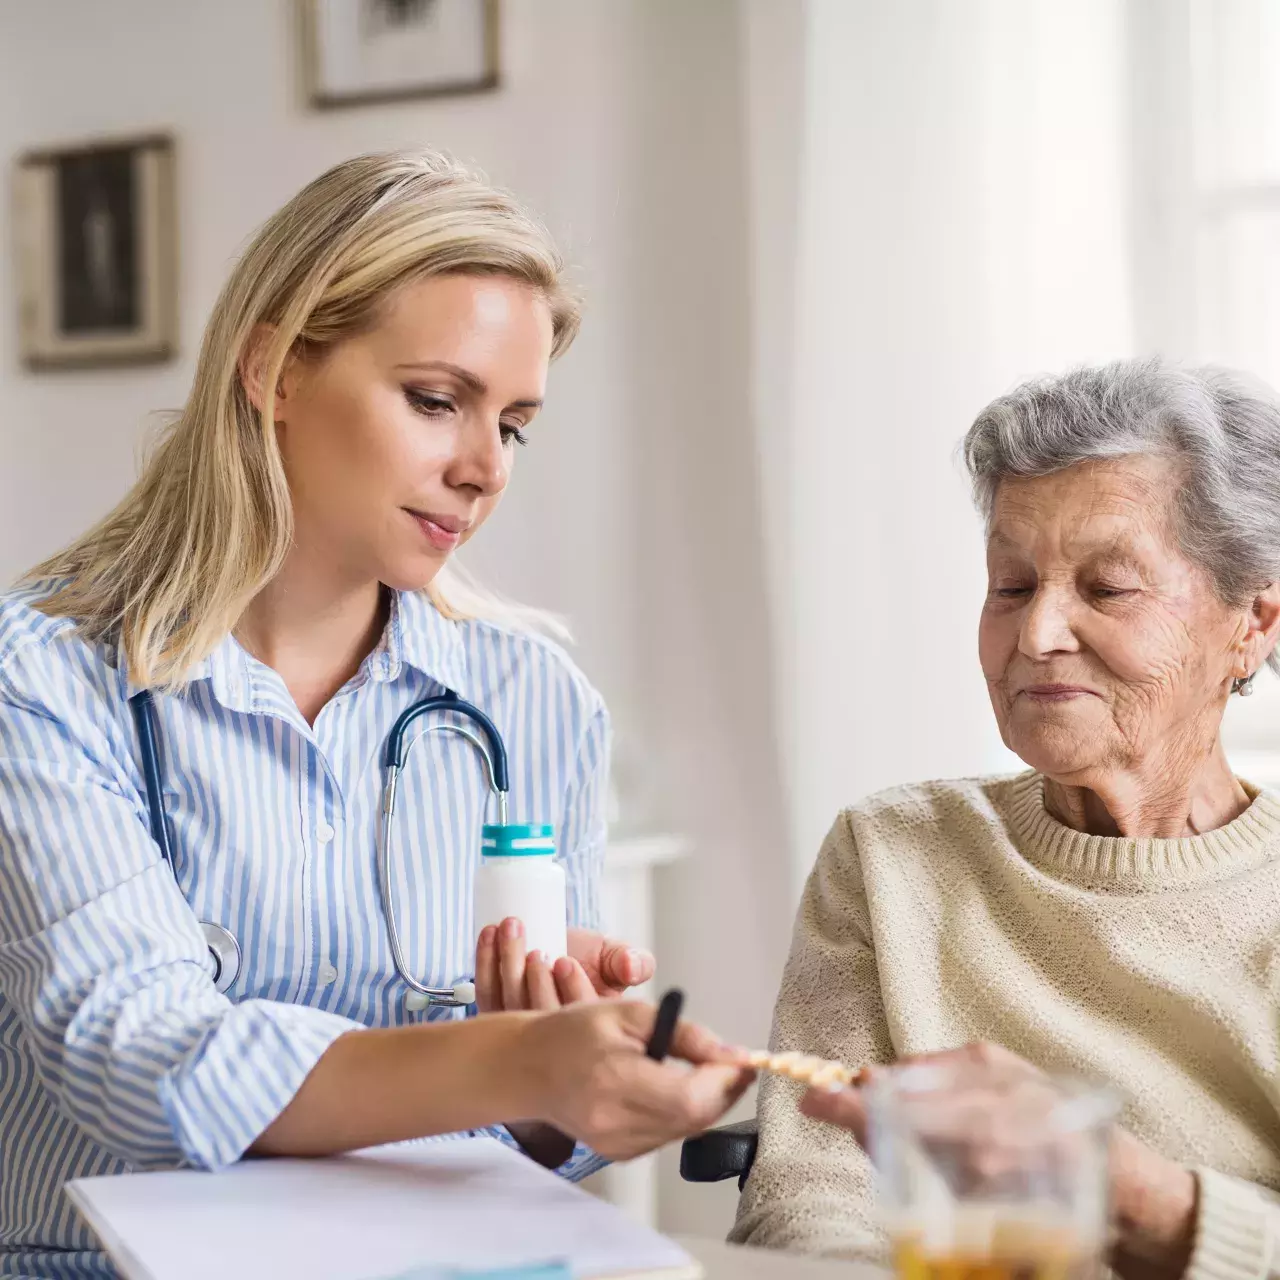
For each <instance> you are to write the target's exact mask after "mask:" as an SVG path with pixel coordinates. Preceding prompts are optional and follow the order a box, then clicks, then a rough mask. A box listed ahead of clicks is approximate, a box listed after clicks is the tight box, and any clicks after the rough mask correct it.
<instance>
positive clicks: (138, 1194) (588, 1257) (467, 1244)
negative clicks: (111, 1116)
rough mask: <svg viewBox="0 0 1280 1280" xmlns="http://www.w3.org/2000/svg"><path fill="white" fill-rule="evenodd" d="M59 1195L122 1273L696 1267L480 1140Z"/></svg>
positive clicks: (129, 1180) (337, 1276) (672, 1276)
mask: <svg viewBox="0 0 1280 1280" xmlns="http://www.w3.org/2000/svg"><path fill="white" fill-rule="evenodd" d="M67 1193H68V1195H70V1197H71V1199H72V1200H73V1202H74V1203H75V1205H76V1207H77V1208H78V1209H79V1210H80V1212H81V1213H82V1214H83V1215H84V1217H85V1219H86V1220H87V1221H88V1223H89V1225H90V1226H91V1227H92V1228H93V1230H94V1231H95V1232H96V1233H97V1235H98V1237H99V1238H100V1239H101V1241H102V1244H103V1247H104V1248H105V1249H106V1251H107V1253H108V1254H109V1255H110V1256H111V1260H112V1262H114V1263H115V1265H116V1267H117V1268H118V1269H119V1270H120V1272H121V1274H122V1275H123V1276H124V1277H125V1280H227V1277H229V1276H233V1277H235V1280H259V1277H261V1280H279V1278H280V1277H283V1276H299V1277H304V1276H305V1277H307V1280H400V1278H401V1277H404V1276H406V1274H408V1275H412V1274H413V1273H414V1272H417V1271H420V1270H421V1271H425V1272H427V1273H428V1274H429V1269H430V1268H441V1269H443V1270H445V1271H446V1272H448V1271H450V1270H457V1271H458V1272H460V1273H462V1274H465V1273H466V1272H467V1271H469V1270H470V1271H477V1272H483V1271H484V1270H486V1269H497V1268H501V1267H509V1268H517V1267H520V1266H532V1265H535V1264H538V1263H549V1262H553V1261H567V1262H568V1263H569V1269H570V1271H571V1273H572V1275H573V1277H574V1280H600V1278H603V1277H609V1280H623V1278H624V1277H625V1278H631V1277H639V1276H661V1277H662V1278H663V1280H696V1277H698V1276H699V1275H700V1274H701V1268H700V1267H699V1265H698V1264H697V1263H696V1262H695V1261H694V1260H693V1259H692V1258H691V1257H690V1256H689V1255H688V1254H687V1253H685V1251H684V1250H683V1249H681V1248H680V1247H679V1246H678V1245H676V1244H674V1243H673V1242H672V1241H670V1240H667V1239H666V1238H665V1237H663V1236H660V1235H658V1234H657V1232H655V1231H651V1230H649V1228H647V1227H643V1226H640V1225H639V1224H637V1223H635V1222H633V1221H632V1220H631V1219H630V1218H628V1217H626V1216H625V1215H624V1214H623V1213H621V1212H620V1211H619V1210H617V1209H615V1208H614V1207H613V1206H612V1205H610V1204H606V1203H605V1202H604V1201H602V1200H598V1199H596V1198H595V1197H594V1196H592V1195H589V1194H588V1193H587V1192H585V1191H582V1190H580V1189H579V1188H578V1187H575V1186H573V1185H571V1184H570V1183H567V1182H565V1181H564V1180H563V1179H561V1178H558V1177H556V1175H555V1174H554V1173H551V1172H549V1171H548V1170H546V1169H542V1168H540V1167H539V1166H537V1165H535V1164H534V1163H533V1162H532V1161H530V1160H527V1159H525V1158H524V1157H523V1156H521V1155H520V1154H518V1153H517V1152H515V1151H512V1150H511V1149H509V1148H507V1147H504V1146H503V1145H502V1144H501V1143H499V1142H496V1141H495V1140H494V1139H492V1138H474V1139H470V1140H458V1141H448V1142H417V1143H402V1144H398V1145H396V1146H391V1147H378V1148H375V1149H373V1150H370V1151H361V1152H356V1153H354V1154H352V1155H348V1156H339V1157H335V1158H332V1159H327V1160H248V1161H244V1162H243V1163H241V1164H238V1165H236V1166H234V1167H233V1168H231V1169H228V1170H226V1171H225V1172H223V1173H196V1172H188V1171H183V1172H176V1173H139V1174H130V1175H127V1176H124V1177H114V1178H82V1179H80V1180H79V1181H76V1182H72V1183H70V1184H69V1185H68V1187H67Z"/></svg>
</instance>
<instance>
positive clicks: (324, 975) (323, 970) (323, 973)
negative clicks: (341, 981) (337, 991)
mask: <svg viewBox="0 0 1280 1280" xmlns="http://www.w3.org/2000/svg"><path fill="white" fill-rule="evenodd" d="M337 980H338V971H337V969H335V968H334V967H333V965H331V964H322V965H321V966H320V985H321V986H322V987H327V986H329V985H330V984H331V983H334V982H337Z"/></svg>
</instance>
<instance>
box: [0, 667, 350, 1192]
mask: <svg viewBox="0 0 1280 1280" xmlns="http://www.w3.org/2000/svg"><path fill="white" fill-rule="evenodd" d="M77 693H79V694H80V696H77ZM93 701H94V700H93V697H92V694H91V692H87V691H77V690H74V689H71V690H65V689H59V691H58V696H57V699H56V701H55V700H54V698H52V697H50V698H48V699H43V698H37V697H34V696H33V695H32V694H31V692H30V691H26V690H24V691H21V692H20V691H18V690H16V689H14V688H13V687H12V686H11V685H9V684H7V683H0V991H3V993H4V997H5V1000H6V1002H7V1003H8V1005H9V1006H10V1007H11V1008H12V1009H13V1011H14V1013H15V1014H16V1016H17V1017H18V1019H19V1021H20V1023H21V1025H22V1027H23V1030H24V1031H25V1033H26V1035H27V1036H28V1038H29V1040H30V1044H31V1048H32V1052H33V1054H34V1057H35V1060H36V1065H37V1069H38V1071H39V1073H40V1077H41V1081H42V1083H43V1084H44V1086H45V1087H46V1089H47V1090H48V1091H49V1093H50V1094H51V1096H52V1097H53V1098H54V1099H55V1101H56V1102H57V1105H58V1106H59V1108H60V1109H61V1110H62V1111H63V1112H64V1114H65V1115H66V1116H67V1117H68V1118H69V1119H70V1120H72V1121H74V1123H75V1124H77V1125H78V1126H80V1128H82V1129H83V1130H84V1131H85V1132H86V1133H87V1134H88V1135H89V1136H90V1137H92V1138H93V1139H94V1140H95V1141H97V1142H99V1143H100V1144H102V1146H104V1147H105V1148H106V1149H107V1150H109V1151H111V1152H112V1153H113V1154H115V1155H117V1156H118V1157H120V1158H121V1159H124V1160H127V1161H129V1162H130V1163H131V1164H133V1165H135V1166H137V1167H139V1168H156V1167H164V1166H172V1165H179V1164H185V1165H191V1166H195V1167H198V1168H206V1169H217V1168H220V1167H223V1166H225V1165H227V1164H230V1163H232V1162H233V1161H235V1160H236V1159H238V1158H239V1157H240V1156H241V1155H243V1153H244V1152H245V1151H246V1150H247V1149H248V1148H249V1146H250V1145H251V1144H252V1143H253V1141H254V1140H255V1139H256V1138H257V1137H258V1136H259V1135H260V1134H261V1133H262V1132H263V1130H264V1129H266V1128H267V1127H268V1126H269V1125H270V1124H271V1122H272V1121H273V1120H274V1119H275V1118H276V1117H277V1116H278V1115H279V1114H280V1112H281V1111H283V1110H284V1108H285V1107H286V1106H287V1105H288V1103H289V1101H290V1100H291V1099H292V1098H293V1096H294V1094H295V1093H296V1092H297V1091H298V1088H299V1087H300V1086H301V1084H302V1082H303V1080H305V1078H306V1077H307V1075H308V1074H309V1073H310V1071H311V1070H312V1068H313V1067H314V1066H315V1064H316V1062H317V1061H318V1060H319V1058H320V1057H321V1055H322V1054H323V1053H324V1052H325V1050H326V1049H327V1048H328V1047H329V1046H330V1045H331V1044H332V1043H333V1041H334V1040H336V1039H337V1038H338V1037H339V1036H341V1035H343V1034H345V1033H347V1032H349V1031H353V1030H357V1029H360V1025H361V1024H359V1023H356V1022H352V1021H349V1020H347V1019H345V1018H340V1017H336V1016H334V1015H331V1014H328V1013H325V1012H323V1011H320V1010H316V1009H311V1008H306V1007H303V1006H298V1005H289V1004H280V1003H275V1002H272V1001H263V1000H249V1001H245V1002H243V1003H240V1004H233V1003H232V1002H231V1001H230V1000H228V999H227V998H226V997H225V996H223V995H221V994H219V992H218V991H217V990H216V988H215V987H214V985H213V981H212V978H211V976H210V972H209V968H208V962H207V949H206V946H205V942H204V938H203V935H202V933H201V931H200V926H199V923H198V921H197V920H196V918H195V915H194V913H193V912H192V910H191V908H190V906H189V905H188V904H187V902H186V900H185V899H184V898H183V896H182V893H181V891H180V889H179V888H178V885H177V883H176V881H175V880H174V878H173V875H172V874H171V873H170V871H169V868H168V866H167V865H166V864H165V863H164V861H163V860H162V858H161V856H160V852H159V849H158V847H157V846H156V844H155V842H154V841H153V840H152V839H151V836H150V833H149V831H148V829H147V826H146V823H145V815H144V809H143V806H142V800H141V797H140V795H139V794H138V788H137V785H136V782H135V781H134V780H133V779H132V778H131V777H130V776H129V771H130V765H129V764H128V745H127V743H126V742H125V741H124V740H123V738H122V737H121V736H120V734H121V730H120V724H119V719H118V717H116V718H114V719H113V718H112V717H110V716H102V715H101V714H99V715H97V716H95V715H94V710H95V708H94V705H93Z"/></svg>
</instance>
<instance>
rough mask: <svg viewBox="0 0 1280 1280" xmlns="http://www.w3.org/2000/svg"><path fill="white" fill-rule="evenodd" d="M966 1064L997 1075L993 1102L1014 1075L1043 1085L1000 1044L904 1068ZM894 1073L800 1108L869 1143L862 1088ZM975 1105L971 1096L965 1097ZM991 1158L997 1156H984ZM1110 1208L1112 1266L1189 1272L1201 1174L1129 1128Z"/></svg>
mask: <svg viewBox="0 0 1280 1280" xmlns="http://www.w3.org/2000/svg"><path fill="white" fill-rule="evenodd" d="M951 1062H963V1063H967V1064H971V1065H972V1066H975V1067H977V1068H979V1069H980V1070H985V1071H988V1072H989V1073H990V1076H991V1080H992V1098H993V1105H998V1098H999V1096H1000V1094H1001V1093H1002V1092H1004V1091H1005V1090H1007V1087H1008V1082H1009V1080H1010V1078H1011V1077H1012V1078H1014V1079H1016V1078H1018V1077H1020V1076H1022V1077H1025V1078H1026V1081H1027V1083H1028V1084H1030V1085H1034V1083H1035V1082H1036V1081H1038V1080H1044V1079H1045V1077H1044V1074H1043V1072H1041V1071H1040V1070H1039V1068H1037V1067H1033V1066H1032V1065H1031V1064H1030V1063H1029V1062H1027V1061H1025V1060H1024V1059H1022V1058H1020V1057H1018V1055H1017V1054H1015V1053H1010V1052H1009V1050H1008V1049H1004V1048H1002V1047H1001V1046H1000V1045H993V1044H971V1045H966V1046H965V1047H964V1048H962V1049H948V1050H946V1051H944V1052H941V1053H926V1054H920V1055H918V1056H916V1057H912V1058H903V1059H901V1060H900V1063H899V1065H907V1064H914V1063H940V1064H944V1065H945V1064H947V1063H951ZM886 1070H891V1068H886V1067H869V1068H867V1069H866V1070H864V1071H863V1073H862V1075H861V1077H860V1078H859V1080H858V1082H857V1083H856V1084H855V1085H853V1086H852V1087H850V1088H847V1089H839V1090H836V1091H834V1092H833V1091H830V1090H823V1089H810V1090H809V1092H808V1093H806V1094H805V1096H804V1097H803V1098H802V1099H801V1102H800V1110H801V1111H802V1112H804V1114H805V1115H807V1116H811V1117H812V1118H813V1119H815V1120H826V1121H828V1122H829V1123H831V1124H837V1125H840V1126H841V1127H842V1128H845V1129H848V1130H850V1131H851V1132H852V1133H853V1135H854V1137H855V1138H857V1140H858V1142H859V1143H861V1144H862V1145H863V1146H865V1145H866V1141H867V1109H866V1103H865V1100H864V1098H863V1096H862V1088H863V1087H864V1086H865V1085H867V1084H869V1083H871V1081H873V1080H874V1079H876V1078H877V1077H878V1076H879V1075H880V1074H881V1073H883V1072H884V1071H886ZM966 1102H967V1103H970V1104H971V1103H972V1094H971V1093H970V1095H969V1097H968V1098H967V1099H966ZM984 1155H986V1156H988V1157H989V1158H990V1159H991V1160H992V1161H996V1160H998V1158H999V1153H998V1152H990V1153H977V1156H976V1158H977V1159H979V1160H981V1159H982V1158H983V1156H984ZM1111 1203H1112V1208H1113V1213H1114V1215H1115V1226H1116V1232H1117V1237H1116V1241H1115V1244H1114V1247H1113V1251H1112V1257H1111V1265H1112V1268H1113V1269H1114V1270H1115V1271H1117V1272H1118V1273H1119V1274H1120V1275H1121V1276H1124V1277H1127V1278H1128V1280H1161V1278H1164V1277H1168V1280H1176V1278H1177V1277H1179V1276H1181V1275H1182V1274H1183V1272H1184V1271H1185V1270H1186V1267H1187V1263H1188V1262H1189V1261H1190V1258H1191V1249H1192V1245H1193V1244H1194V1241H1195V1225H1196V1209H1197V1190H1196V1180H1195V1177H1194V1175H1193V1174H1192V1173H1191V1172H1190V1171H1189V1170H1187V1169H1184V1168H1183V1167H1182V1166H1181V1165H1179V1164H1176V1163H1175V1162H1174V1161H1172V1160H1169V1159H1166V1158H1165V1157H1164V1156H1162V1155H1160V1154H1159V1152H1157V1151H1154V1150H1152V1149H1151V1148H1150V1147H1148V1146H1147V1145H1146V1144H1145V1143H1144V1142H1142V1141H1140V1140H1139V1139H1138V1138H1135V1137H1134V1136H1133V1134H1131V1133H1129V1132H1128V1131H1127V1130H1125V1129H1121V1128H1119V1127H1116V1128H1115V1129H1113V1130H1112V1135H1111Z"/></svg>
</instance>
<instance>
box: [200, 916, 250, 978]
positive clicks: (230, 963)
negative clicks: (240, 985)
mask: <svg viewBox="0 0 1280 1280" xmlns="http://www.w3.org/2000/svg"><path fill="white" fill-rule="evenodd" d="M200 932H201V933H203V934H204V940H205V944H206V945H207V946H208V948H209V959H210V962H211V963H212V965H213V985H214V986H215V987H217V989H218V990H219V991H220V992H222V993H223V994H224V995H225V994H226V993H227V992H228V991H230V990H231V984H232V983H233V982H235V980H236V979H237V978H238V977H239V976H240V959H241V958H240V944H239V943H238V942H237V941H236V935H235V934H234V933H232V932H231V930H230V929H224V928H223V927H222V926H221V925H220V924H211V923H210V922H209V921H208V920H203V921H201V923H200Z"/></svg>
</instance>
